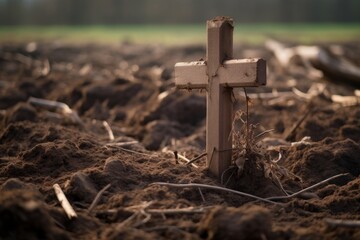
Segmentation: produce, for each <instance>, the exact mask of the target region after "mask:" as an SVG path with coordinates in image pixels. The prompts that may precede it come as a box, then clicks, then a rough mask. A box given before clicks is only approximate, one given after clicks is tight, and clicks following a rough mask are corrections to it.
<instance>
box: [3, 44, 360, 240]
mask: <svg viewBox="0 0 360 240" xmlns="http://www.w3.org/2000/svg"><path fill="white" fill-rule="evenodd" d="M342 47H343V49H345V53H346V54H349V56H348V57H349V59H353V60H354V62H357V63H359V59H358V56H360V48H359V45H358V44H356V43H346V44H342ZM355 53H356V54H355ZM204 55H205V49H204V47H203V46H187V47H164V46H158V45H134V44H131V43H121V44H119V45H116V46H104V45H94V44H89V45H84V46H72V45H63V44H61V42H50V43H49V42H44V43H38V44H37V48H36V50H35V51H32V52H27V51H26V44H16V45H15V44H2V45H0V239H360V229H359V228H348V227H330V226H329V225H327V224H326V222H325V221H324V219H325V218H334V219H349V220H360V191H359V189H360V176H359V175H360V108H359V106H352V107H341V106H338V105H335V104H333V103H332V102H331V100H330V96H331V95H332V94H340V95H352V94H353V91H354V89H355V88H354V87H353V86H350V85H347V84H346V83H342V82H341V80H342V79H321V80H311V79H310V77H308V73H307V72H306V70H305V68H304V67H303V66H301V64H299V63H293V64H292V65H291V66H290V67H289V69H287V70H286V71H285V70H283V69H280V67H279V65H278V64H277V62H276V60H275V59H274V58H273V56H272V55H271V53H270V52H268V51H266V50H265V49H264V48H262V47H259V46H244V45H241V46H236V48H235V56H236V57H254V56H258V57H259V56H260V57H263V58H266V59H267V60H268V65H269V68H268V72H269V78H268V86H267V87H264V88H259V89H248V92H249V93H254V92H264V91H265V92H271V89H272V88H276V89H278V90H279V91H288V90H291V87H293V86H295V87H297V88H298V89H300V90H301V91H304V92H306V91H307V90H308V89H309V88H310V87H311V85H312V84H314V83H324V84H326V86H327V88H326V90H325V91H324V92H323V93H322V94H320V95H318V96H316V97H314V98H313V99H312V100H311V101H308V100H304V99H300V98H297V97H295V96H294V97H290V98H288V99H284V100H282V101H278V102H277V103H275V104H270V102H269V101H268V100H259V99H253V100H252V101H251V105H250V116H249V117H250V120H251V122H252V123H254V124H257V123H259V124H260V125H259V126H258V128H257V131H258V132H261V131H264V130H266V129H275V130H274V131H273V132H272V133H271V134H270V135H268V137H272V138H277V139H284V138H285V137H288V140H290V141H299V140H301V139H302V138H303V137H305V136H310V137H311V139H312V141H313V144H311V145H300V146H294V147H287V148H282V155H283V158H282V160H281V161H280V164H281V165H282V166H284V167H286V169H288V171H290V172H292V173H293V174H295V175H297V176H298V177H299V178H301V179H302V181H294V180H290V179H283V182H282V183H283V186H284V188H285V189H286V190H287V191H289V192H296V191H298V190H300V189H302V188H305V187H308V186H310V185H312V184H315V183H317V182H320V181H322V180H324V179H326V178H328V177H331V176H334V175H336V174H339V173H348V175H347V176H345V177H341V178H338V179H335V180H333V181H330V182H328V183H326V184H325V185H322V186H319V187H318V188H316V189H314V190H312V191H310V193H311V194H304V195H302V196H301V197H302V198H292V199H289V200H286V201H285V200H284V201H280V202H281V203H283V204H284V205H274V204H268V203H262V202H254V201H253V199H250V198H246V197H242V196H239V195H235V194H232V193H226V192H219V191H215V190H209V189H202V190H201V193H202V195H203V197H204V199H203V197H202V195H201V194H200V191H199V189H197V188H181V189H180V188H176V189H175V188H171V187H165V186H158V185H150V184H151V183H153V182H170V183H202V184H211V185H220V184H219V183H218V181H217V180H216V179H215V178H214V177H213V176H211V175H210V174H209V173H208V172H207V170H206V168H205V162H204V160H203V159H202V160H200V161H198V162H197V163H196V164H198V165H199V166H200V168H199V169H196V168H193V167H190V166H185V165H183V164H176V162H175V160H174V157H173V156H172V154H169V153H165V152H163V151H161V150H162V149H163V148H164V147H166V148H167V149H170V150H176V151H178V152H179V153H182V154H183V153H186V155H187V156H188V157H189V158H192V157H195V156H197V155H199V154H201V153H202V152H203V151H204V148H205V127H204V125H205V113H206V99H205V93H204V92H187V91H178V90H175V89H174V77H173V66H174V64H175V63H176V62H178V61H191V60H197V59H200V58H202V57H204ZM354 56H357V58H356V59H355V58H354ZM47 60H49V62H50V66H51V71H50V73H49V74H46V71H44V70H47V69H46V61H47ZM42 72H43V73H44V72H45V74H42ZM44 75H45V76H44ZM330 78H331V77H330ZM289 79H295V80H293V81H292V82H291V84H292V85H291V84H290V82H289V81H288V80H289ZM328 80H332V81H328ZM159 96H160V97H159ZM29 97H37V98H45V99H49V100H56V101H60V102H64V103H66V104H68V105H69V106H70V107H71V108H72V109H74V110H76V111H77V112H78V114H79V116H80V118H81V120H82V121H83V122H84V127H81V126H79V125H76V124H73V123H72V122H71V121H69V120H68V119H66V118H64V117H62V115H60V114H59V113H54V112H48V111H46V110H45V109H42V108H39V107H34V106H32V105H30V104H29V103H27V100H28V98H29ZM235 97H236V99H237V104H236V106H237V107H238V108H240V109H242V110H244V107H245V103H244V98H243V97H241V96H239V95H238V93H237V92H236V93H235ZM308 111H311V113H310V114H309V115H308V117H306V118H305V120H304V121H303V122H302V123H301V124H300V126H299V127H298V128H297V129H296V131H295V132H294V133H293V134H291V135H288V132H289V130H290V129H291V128H292V126H293V125H294V124H295V123H296V122H297V121H298V120H299V119H300V118H301V117H302V116H304V115H305V114H306V113H307V112H308ZM103 120H106V121H107V122H108V123H109V124H110V126H111V128H112V129H113V131H114V135H115V142H117V143H123V142H130V141H134V140H136V141H138V142H139V143H136V144H129V145H124V146H122V147H119V146H116V145H114V146H109V145H106V144H107V143H109V142H110V141H109V140H108V135H107V132H106V130H105V128H104V127H103V123H102V121H103ZM245 166H246V165H245ZM246 172H248V171H246ZM55 183H58V184H60V186H61V187H62V189H63V191H64V193H65V194H66V196H67V197H68V199H69V201H70V202H71V204H72V205H73V207H74V209H75V211H76V212H77V214H78V218H76V219H73V220H69V219H67V217H66V215H65V213H64V211H63V209H62V208H61V206H60V204H59V202H58V200H57V199H56V196H55V193H54V190H53V188H52V186H53V184H55ZM109 183H110V184H111V187H110V188H109V189H108V190H106V191H105V192H104V194H103V196H102V197H101V198H100V201H99V203H98V204H97V205H96V206H95V208H94V209H93V211H92V212H91V214H89V213H88V212H87V209H88V208H89V206H90V204H91V203H92V201H93V199H94V198H95V196H96V195H97V193H98V192H99V191H100V190H101V189H102V188H104V187H105V186H106V185H107V184H109ZM231 186H233V187H235V188H236V189H238V190H240V191H244V192H247V193H250V194H254V195H257V196H261V197H269V196H278V195H282V194H283V193H282V192H281V191H280V189H279V188H278V187H277V186H276V185H275V184H274V183H273V182H272V181H271V180H269V179H266V178H264V176H263V174H262V172H261V171H259V169H257V170H256V171H254V172H253V174H252V175H250V176H249V175H246V174H245V175H243V176H241V177H239V178H237V177H234V181H233V182H232V184H231ZM309 198H310V199H309ZM204 200H205V201H204ZM144 202H147V203H149V202H151V205H150V206H149V207H148V209H173V208H185V207H196V206H204V207H208V208H206V211H205V212H204V213H188V214H185V213H176V214H166V215H165V214H156V213H152V214H151V218H150V220H149V221H147V222H146V223H144V224H141V220H143V219H144V218H145V217H144V216H143V215H141V214H140V215H138V218H134V219H132V220H129V217H131V216H133V214H134V211H132V210H131V209H129V207H132V206H139V205H141V204H144ZM138 212H139V211H138ZM135 213H136V211H135Z"/></svg>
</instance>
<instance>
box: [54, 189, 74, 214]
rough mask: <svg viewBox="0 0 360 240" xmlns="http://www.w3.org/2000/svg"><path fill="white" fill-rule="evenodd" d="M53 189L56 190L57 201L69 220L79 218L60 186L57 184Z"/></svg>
mask: <svg viewBox="0 0 360 240" xmlns="http://www.w3.org/2000/svg"><path fill="white" fill-rule="evenodd" d="M53 188H54V190H55V195H56V197H57V199H58V200H59V202H60V204H61V206H62V208H63V209H64V210H65V213H66V215H67V216H68V218H69V219H73V218H77V214H76V212H75V210H74V209H73V208H72V206H71V205H70V203H69V201H68V200H67V198H66V196H65V194H64V192H63V191H62V190H61V187H60V186H59V184H57V183H55V184H54V185H53Z"/></svg>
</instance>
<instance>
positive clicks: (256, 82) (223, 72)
mask: <svg viewBox="0 0 360 240" xmlns="http://www.w3.org/2000/svg"><path fill="white" fill-rule="evenodd" d="M216 77H218V79H219V80H218V82H219V84H221V85H225V86H227V87H232V88H235V87H257V86H261V85H265V84H266V61H265V60H263V59H257V58H253V59H232V60H227V61H224V63H223V65H222V66H221V67H220V68H219V69H218V71H217V75H216ZM208 81H209V77H208V74H207V66H206V62H205V61H196V62H180V63H177V64H176V65H175V85H176V87H177V88H185V89H196V88H206V87H207V85H208Z"/></svg>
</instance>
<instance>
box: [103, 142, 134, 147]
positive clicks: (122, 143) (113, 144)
mask: <svg viewBox="0 0 360 240" xmlns="http://www.w3.org/2000/svg"><path fill="white" fill-rule="evenodd" d="M137 143H139V142H138V141H129V142H112V143H107V144H106V145H105V146H109V147H123V146H128V145H133V144H137Z"/></svg>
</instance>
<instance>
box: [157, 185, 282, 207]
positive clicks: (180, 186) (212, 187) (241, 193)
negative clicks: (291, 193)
mask: <svg viewBox="0 0 360 240" xmlns="http://www.w3.org/2000/svg"><path fill="white" fill-rule="evenodd" d="M153 185H160V186H168V187H176V188H186V187H197V188H198V187H200V188H208V189H215V190H220V191H225V192H231V193H235V194H238V195H240V196H244V197H250V198H254V199H256V200H260V201H263V202H267V203H272V204H278V205H282V204H280V203H277V202H273V201H271V200H269V199H265V198H261V197H258V196H255V195H252V194H248V193H244V192H240V191H236V190H232V189H228V188H223V187H218V186H212V185H207V184H200V183H189V184H177V183H165V182H155V183H151V184H150V186H153Z"/></svg>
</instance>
